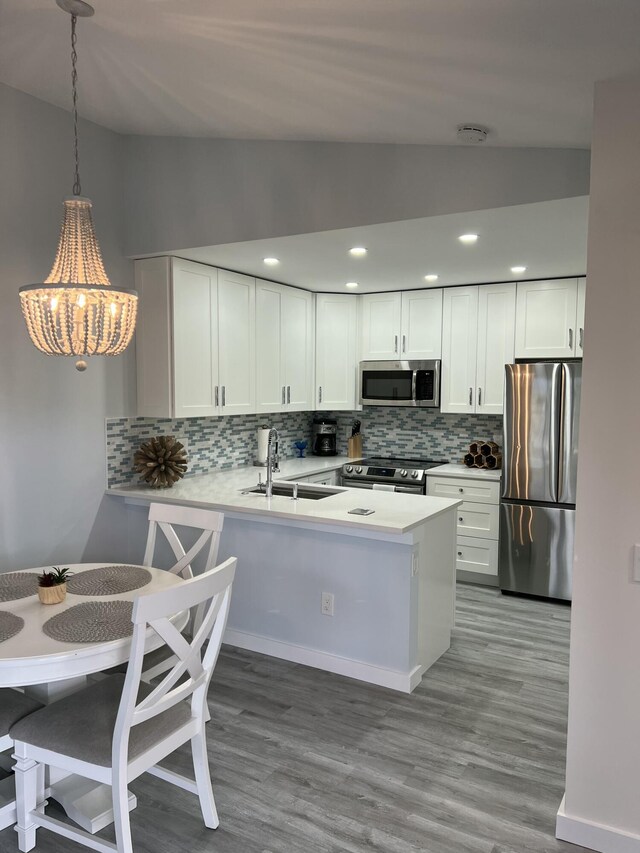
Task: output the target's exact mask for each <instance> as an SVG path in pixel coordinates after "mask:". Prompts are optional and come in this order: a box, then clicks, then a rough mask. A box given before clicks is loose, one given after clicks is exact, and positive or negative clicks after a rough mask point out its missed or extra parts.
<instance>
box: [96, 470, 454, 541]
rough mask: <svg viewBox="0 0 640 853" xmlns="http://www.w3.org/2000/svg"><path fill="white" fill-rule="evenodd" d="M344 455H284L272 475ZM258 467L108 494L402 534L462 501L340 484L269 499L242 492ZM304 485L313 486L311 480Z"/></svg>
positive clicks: (292, 474)
mask: <svg viewBox="0 0 640 853" xmlns="http://www.w3.org/2000/svg"><path fill="white" fill-rule="evenodd" d="M346 461H348V460H347V458H346V457H344V456H331V457H310V458H305V459H286V460H283V461H282V462H281V463H280V469H281V470H280V472H279V473H277V474H276V475H275V477H274V480H276V481H277V480H292V479H293V480H295V478H296V477H305V476H310V475H311V474H317V473H321V472H323V471H331V470H334V469H336V468H340V467H341V466H342V465H343V464H344V463H345V462H346ZM350 461H353V460H350ZM443 467H447V466H443ZM258 472H262V475H263V477H262V479H263V480H264V479H265V469H264V468H257V467H253V466H246V467H243V468H231V469H224V470H220V471H216V472H215V473H211V474H202V475H199V476H196V477H187V478H185V479H184V480H181V481H180V482H179V483H176V485H175V486H174V487H173V488H171V489H152V488H149V487H148V486H146V487H145V486H142V485H134V486H120V487H114V488H110V489H107V494H108V495H117V496H119V497H123V498H129V499H134V500H135V499H137V500H144V501H162V502H166V503H175V504H181V505H184V506H198V507H205V508H210V509H218V510H222V511H223V512H225V511H226V512H233V513H241V514H247V515H253V516H263V517H264V516H265V515H267V516H270V517H273V518H274V519H275V518H280V519H291V520H296V521H303V522H307V523H313V524H314V525H315V524H318V525H326V526H345V527H349V528H350V529H352V530H354V531H355V530H360V531H361V532H362V533H364V534H365V535H366V531H371V532H381V533H391V534H397V535H401V534H404V533H407V532H408V531H410V530H412V529H413V528H414V527H417V526H418V525H420V524H422V523H423V522H425V521H426V520H427V519H429V518H432V517H434V516H436V515H439V514H440V513H442V512H446V511H447V510H450V509H453V508H454V507H456V506H458V505H459V504H460V501H456V500H449V499H448V498H436V497H431V496H426V495H407V494H399V493H397V492H394V493H390V492H382V491H373V490H366V491H365V490H361V489H345V488H342V487H339V486H335V487H331V488H335V489H336V490H337V492H338V493H337V494H335V495H331V496H330V497H327V498H323V499H322V500H315V501H314V500H305V499H304V498H301V499H299V500H297V501H292V500H291V498H289V497H283V496H277V495H274V496H273V497H272V498H270V499H267V498H266V497H265V496H264V495H263V494H244V493H243V490H244V489H249V488H252V487H253V486H255V485H256V484H257V482H258ZM307 485H308V487H309V488H313V484H307ZM318 488H327V487H326V486H322V487H318ZM355 507H366V508H367V509H372V510H374V513H373V515H369V516H357V515H349V514H348V510H350V509H354V508H355Z"/></svg>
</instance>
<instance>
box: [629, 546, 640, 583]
mask: <svg viewBox="0 0 640 853" xmlns="http://www.w3.org/2000/svg"><path fill="white" fill-rule="evenodd" d="M631 580H632V581H634V582H635V583H640V545H634V546H633V569H632V570H631Z"/></svg>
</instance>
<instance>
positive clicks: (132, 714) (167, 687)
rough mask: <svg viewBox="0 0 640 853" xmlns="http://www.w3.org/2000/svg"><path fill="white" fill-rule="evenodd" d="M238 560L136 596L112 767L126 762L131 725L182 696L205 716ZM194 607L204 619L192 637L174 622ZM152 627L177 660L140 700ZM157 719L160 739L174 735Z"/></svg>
mask: <svg viewBox="0 0 640 853" xmlns="http://www.w3.org/2000/svg"><path fill="white" fill-rule="evenodd" d="M237 562H238V561H237V559H236V558H235V557H230V558H229V559H228V560H226V561H225V562H224V563H222V564H221V565H219V566H217V567H215V568H213V569H210V570H209V571H208V572H204V573H203V574H200V575H198V576H197V577H195V578H190V579H188V580H186V581H185V582H184V583H182V584H179V585H178V586H172V587H170V588H168V589H163V590H160V591H159V592H152V593H149V594H148V595H141V596H140V597H139V598H137V599H136V601H135V604H134V607H133V614H132V617H131V621H132V622H133V625H134V628H133V638H132V641H131V656H130V658H129V666H128V667H127V675H126V678H125V683H124V688H123V691H122V699H121V700H120V707H119V710H118V717H117V720H116V725H115V729H114V735H113V748H112V758H113V767H114V768H115V767H119V768H123V767H124V766H126V763H127V753H128V744H129V734H130V732H131V728H132V727H133V726H137V725H140V724H141V723H146V722H149V721H150V720H152V719H153V718H155V717H158V716H159V715H160V714H162V713H163V712H164V711H167V710H169V709H170V708H172V707H173V706H175V705H177V704H178V703H179V702H186V701H189V702H190V705H191V717H192V718H194V717H195V718H198V719H199V720H202V719H204V714H205V709H206V701H207V690H208V688H209V683H210V681H211V676H212V674H213V670H214V667H215V665H216V661H217V660H218V655H219V653H220V645H221V643H222V637H223V634H224V630H225V626H226V624H227V617H228V615H229V606H230V603H231V589H232V584H233V579H234V576H235V571H236V564H237ZM194 608H198V609H200V610H202V620H201V622H200V624H199V626H198V629H197V631H196V632H195V634H194V637H193V639H192V640H191V642H189V641H188V640H186V639H185V637H184V636H183V635H182V634H181V633H180V631H179V630H178V629H177V628H176V626H175V625H174V624H173V623H172V621H171V617H175V616H176V615H177V614H180V613H182V612H184V611H188V610H192V609H194ZM149 628H152V629H153V630H154V631H155V632H156V634H158V635H159V636H160V637H161V638H162V639H163V640H164V642H165V644H166V645H167V646H168V647H169V648H170V650H171V652H172V653H173V655H174V656H175V658H176V659H177V661H176V663H175V664H174V665H173V666H172V668H171V669H170V670H169V671H168V672H167V674H166V675H165V676H164V677H163V678H162V680H161V681H160V682H159V683H158V685H157V686H155V687H154V688H153V689H152V691H151V692H150V693H148V695H147V696H145V697H144V698H143V699H142V700H141V701H138V693H139V690H140V684H141V675H142V667H143V662H144V654H145V641H146V637H147V632H148V629H149ZM205 644H206V650H205V651H204V653H203V648H204V646H205ZM158 725H159V731H162V735H163V737H162V740H163V741H164V740H167V739H170V737H171V734H172V732H171V731H169V732H165V731H163V729H162V727H161V723H160V722H159V723H158Z"/></svg>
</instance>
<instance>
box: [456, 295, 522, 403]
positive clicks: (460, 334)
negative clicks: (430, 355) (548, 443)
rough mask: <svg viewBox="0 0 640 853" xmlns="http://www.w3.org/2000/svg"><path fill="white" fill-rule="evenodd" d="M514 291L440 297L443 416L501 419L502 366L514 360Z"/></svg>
mask: <svg viewBox="0 0 640 853" xmlns="http://www.w3.org/2000/svg"><path fill="white" fill-rule="evenodd" d="M515 306H516V287H515V284H512V283H507V284H491V285H483V286H481V287H480V286H473V287H452V288H447V289H446V290H445V292H444V304H443V319H442V380H441V391H440V394H441V411H443V412H454V413H463V412H466V413H478V414H479V413H485V414H498V415H499V414H502V408H503V403H502V398H503V386H504V366H505V364H508V363H511V362H512V361H513V358H514V328H515Z"/></svg>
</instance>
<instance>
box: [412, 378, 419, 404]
mask: <svg viewBox="0 0 640 853" xmlns="http://www.w3.org/2000/svg"><path fill="white" fill-rule="evenodd" d="M417 393H418V371H417V370H414V371H413V373H412V374H411V399H412V400H413V402H414V403H415V402H416V394H417Z"/></svg>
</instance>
